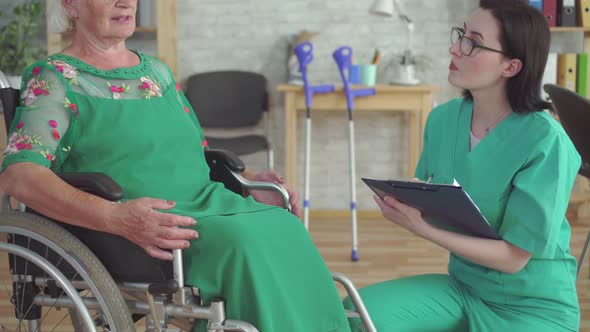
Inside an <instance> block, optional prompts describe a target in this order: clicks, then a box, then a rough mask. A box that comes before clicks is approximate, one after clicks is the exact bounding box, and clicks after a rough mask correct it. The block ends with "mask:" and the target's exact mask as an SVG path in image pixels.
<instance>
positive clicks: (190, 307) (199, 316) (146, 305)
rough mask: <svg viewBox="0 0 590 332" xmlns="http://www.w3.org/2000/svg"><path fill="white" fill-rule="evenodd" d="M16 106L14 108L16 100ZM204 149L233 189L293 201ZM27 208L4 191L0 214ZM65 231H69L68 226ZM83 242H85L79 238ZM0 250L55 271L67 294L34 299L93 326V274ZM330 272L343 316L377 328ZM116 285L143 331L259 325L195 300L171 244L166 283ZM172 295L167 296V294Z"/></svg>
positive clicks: (1, 83)
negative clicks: (73, 275)
mask: <svg viewBox="0 0 590 332" xmlns="http://www.w3.org/2000/svg"><path fill="white" fill-rule="evenodd" d="M7 88H8V89H9V84H8V81H7V80H6V78H5V75H4V74H3V73H2V72H1V71H0V90H3V89H7ZM3 101H4V100H3ZM5 105H6V104H5ZM14 106H15V108H16V105H14ZM14 110H15V109H12V110H10V109H9V110H7V109H5V110H4V112H5V113H6V112H11V111H12V112H14ZM7 126H8V124H7ZM207 154H208V155H209V157H210V158H208V162H209V164H210V166H211V167H212V173H213V168H214V167H215V168H218V169H222V170H223V171H225V172H228V173H229V174H231V176H232V177H233V179H232V180H230V181H233V182H234V183H233V189H234V191H235V188H236V185H239V186H240V187H242V188H246V189H259V190H274V191H277V192H279V193H281V195H282V196H283V200H284V204H285V207H286V208H287V209H289V210H290V208H291V207H290V205H289V196H288V193H287V191H286V190H285V189H284V188H283V187H281V186H279V185H277V184H274V183H267V182H259V181H250V180H248V179H246V178H244V177H243V176H241V175H240V173H241V172H242V171H243V170H244V169H245V167H244V165H243V163H242V162H241V160H239V159H238V158H237V157H236V156H234V155H233V154H231V153H229V152H227V151H221V150H209V151H207ZM103 176H104V175H103ZM104 177H106V176H104ZM109 179H110V178H109ZM111 181H112V180H111ZM70 184H71V183H70ZM224 184H225V185H226V187H228V188H230V186H232V185H231V184H228V183H227V182H224ZM98 191H100V190H98ZM25 209H26V206H25V205H24V204H23V203H19V207H18V209H17V210H16V211H17V212H15V210H13V209H12V208H11V206H10V197H9V196H8V195H6V194H4V195H3V197H2V209H1V210H0V216H2V217H4V216H6V215H7V214H9V213H20V214H23V215H28V214H29V213H27V212H25ZM39 218H40V217H39ZM3 219H4V218H0V233H7V234H18V235H24V236H28V237H30V238H34V239H35V240H37V241H38V242H40V243H42V244H43V245H46V246H48V247H50V248H52V250H54V251H55V252H57V253H58V254H60V256H61V257H63V258H64V259H65V260H66V261H67V262H68V263H69V264H70V265H72V266H73V267H74V268H79V271H78V269H76V271H78V272H79V273H80V274H81V275H82V278H83V279H85V278H84V277H85V276H84V274H85V272H84V269H83V267H82V266H81V265H80V264H79V262H77V261H76V260H75V259H74V258H73V257H72V255H70V254H68V253H66V252H65V251H64V250H63V249H61V247H60V246H59V244H57V243H54V242H52V241H51V240H49V239H47V238H44V237H42V236H40V235H38V234H35V233H33V232H30V231H27V230H24V229H19V228H18V227H11V226H6V225H3V224H2V220H3ZM47 222H48V223H52V222H51V221H49V220H47ZM52 224H53V225H54V226H55V227H58V228H60V227H59V226H58V225H56V224H54V223H52ZM63 231H64V232H66V233H67V231H66V230H63ZM68 234H69V233H68ZM69 236H71V237H72V238H75V237H74V236H73V235H72V234H69ZM82 246H84V245H83V244H82ZM84 247H85V246H84ZM85 248H86V250H87V251H88V252H89V253H91V251H90V250H89V249H88V248H87V247H85ZM0 251H7V252H9V253H11V254H15V255H17V256H22V257H25V258H28V259H31V260H32V261H34V262H33V263H38V264H36V265H38V266H39V267H42V268H43V269H44V271H45V272H47V273H48V274H49V275H50V276H51V277H53V278H54V279H55V281H56V282H57V283H58V284H59V285H60V286H61V287H60V288H62V289H63V290H64V291H65V292H66V293H67V295H68V296H67V297H66V296H61V295H60V296H59V297H58V298H57V299H56V298H52V297H51V296H49V295H45V294H37V296H35V299H34V302H35V304H36V305H41V306H44V305H54V306H55V307H58V308H70V309H72V308H75V309H76V311H77V314H74V315H73V316H72V319H73V320H74V319H75V320H77V322H78V324H80V325H79V327H80V326H84V325H88V324H90V325H89V327H88V329H87V330H88V331H95V328H94V326H95V325H94V322H92V319H91V318H90V315H89V313H88V309H92V310H97V309H100V308H102V307H104V306H105V301H104V299H102V298H101V295H100V294H99V292H98V291H97V288H96V287H95V286H94V287H93V282H92V281H91V280H88V279H89V278H88V276H87V275H86V277H87V278H86V279H87V280H81V281H78V280H72V281H70V282H66V281H67V280H66V278H65V277H64V276H63V274H61V272H60V271H59V270H58V269H57V267H55V266H53V265H52V264H51V263H50V262H48V261H47V260H46V259H44V258H42V257H40V256H38V255H35V253H33V252H32V251H31V250H29V249H27V248H24V247H21V246H18V245H14V244H9V243H0ZM37 256H38V257H37ZM97 260H98V259H97ZM101 266H102V265H101ZM103 270H104V273H105V274H107V275H109V276H110V274H109V273H108V271H107V270H106V269H105V268H104V267H103ZM12 277H13V280H22V279H23V278H25V279H26V278H31V277H32V276H22V275H15V274H13V275H12ZM332 277H333V279H334V281H336V282H339V283H341V284H342V285H343V286H344V288H345V289H346V291H347V293H348V294H349V296H350V298H351V300H352V302H353V304H354V306H355V308H356V309H357V311H351V310H347V316H348V317H349V318H360V319H361V321H362V323H363V325H364V326H365V329H366V331H368V332H375V331H376V329H375V326H374V325H373V322H372V321H371V319H370V317H369V315H368V312H367V310H366V309H365V307H364V304H363V302H362V300H361V298H360V296H359V294H358V292H357V290H356V288H355V287H354V285H353V283H352V282H351V281H350V280H349V279H348V278H347V277H346V276H345V275H343V274H341V273H333V274H332ZM111 280H112V279H111ZM50 281H51V280H49V279H48V278H36V279H35V280H33V283H34V284H35V285H37V286H38V287H44V286H47V284H48V283H49V282H50ZM89 281H90V282H89ZM117 287H118V289H119V291H120V292H121V293H122V294H125V295H126V296H127V297H130V298H131V299H127V300H125V302H126V305H127V307H128V309H129V312H130V313H131V314H141V315H146V331H148V332H152V331H158V332H160V331H161V332H172V331H178V330H177V329H174V328H169V327H168V323H172V324H173V325H175V326H177V327H180V328H182V329H184V330H190V329H192V324H193V321H192V320H207V321H208V325H207V330H208V331H209V332H222V331H243V332H255V331H258V330H257V329H256V327H254V326H253V325H252V324H250V323H248V322H244V321H238V320H231V319H227V317H226V316H225V306H224V301H223V300H222V299H219V300H216V301H213V302H212V303H211V304H210V305H209V306H207V307H205V306H203V304H202V303H197V302H199V301H197V299H198V296H199V289H198V288H195V287H188V286H184V270H183V261H182V251H181V250H180V249H177V250H173V279H172V280H169V281H168V282H165V283H152V284H149V283H131V282H121V283H117ZM81 289H90V290H91V291H92V292H93V295H94V296H95V297H92V298H80V296H79V295H78V294H77V292H76V291H74V290H78V291H79V290H81ZM95 292H96V293H95ZM62 294H63V292H62ZM97 294H98V295H97ZM170 298H171V300H169V299H170ZM74 316H77V317H74ZM107 316H108V313H107ZM171 318H172V319H171ZM106 320H107V321H108V320H109V317H106ZM111 321H112V320H111ZM81 322H83V323H84V325H82V323H81ZM74 324H76V322H74ZM28 326H29V329H30V330H32V331H33V330H35V331H37V329H40V323H39V322H38V321H34V320H31V321H29V322H28ZM85 331H86V330H85ZM123 332H127V331H123Z"/></svg>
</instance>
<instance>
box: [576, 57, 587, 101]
mask: <svg viewBox="0 0 590 332" xmlns="http://www.w3.org/2000/svg"><path fill="white" fill-rule="evenodd" d="M577 60H578V65H577V67H578V76H577V82H576V92H577V93H578V94H579V95H580V96H582V97H585V98H588V54H586V53H580V54H578V59H577Z"/></svg>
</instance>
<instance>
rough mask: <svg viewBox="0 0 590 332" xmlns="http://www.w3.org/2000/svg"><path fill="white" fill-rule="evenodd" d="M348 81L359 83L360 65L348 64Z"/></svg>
mask: <svg viewBox="0 0 590 332" xmlns="http://www.w3.org/2000/svg"><path fill="white" fill-rule="evenodd" d="M348 82H349V83H350V84H361V66H360V65H350V68H349V69H348Z"/></svg>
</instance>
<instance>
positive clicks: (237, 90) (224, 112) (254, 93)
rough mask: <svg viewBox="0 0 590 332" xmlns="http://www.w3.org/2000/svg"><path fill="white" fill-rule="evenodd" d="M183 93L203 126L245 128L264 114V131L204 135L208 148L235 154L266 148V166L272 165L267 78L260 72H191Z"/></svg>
mask: <svg viewBox="0 0 590 332" xmlns="http://www.w3.org/2000/svg"><path fill="white" fill-rule="evenodd" d="M186 97H187V99H188V101H189V102H190V104H191V106H192V107H193V109H194V110H195V113H196V114H197V117H198V118H199V121H200V123H201V125H202V126H203V127H204V128H210V129H239V128H248V127H253V126H256V125H258V124H259V123H260V122H261V120H262V118H263V117H264V122H265V123H264V127H265V129H264V131H265V133H264V135H260V134H251V135H240V136H235V137H220V136H208V135H207V136H206V139H207V142H208V144H209V146H210V147H211V148H214V149H222V150H229V151H232V152H234V153H235V154H237V155H238V156H242V155H248V154H252V153H256V152H260V151H266V152H267V158H268V159H267V162H268V169H273V168H274V154H273V149H272V145H271V143H270V140H269V129H270V128H269V127H270V124H269V122H270V120H269V113H268V111H269V109H268V98H269V97H268V90H267V80H266V78H265V77H264V76H263V75H261V74H258V73H254V72H245V71H215V72H206V73H199V74H195V75H192V76H190V77H189V78H188V80H187V84H186Z"/></svg>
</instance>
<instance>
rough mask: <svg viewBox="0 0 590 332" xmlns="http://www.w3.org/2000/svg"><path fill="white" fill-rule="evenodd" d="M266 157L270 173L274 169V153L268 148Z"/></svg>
mask: <svg viewBox="0 0 590 332" xmlns="http://www.w3.org/2000/svg"><path fill="white" fill-rule="evenodd" d="M267 155H268V157H267V158H268V170H269V171H272V170H273V169H274V168H275V160H274V159H275V157H274V155H275V153H274V150H273V149H272V148H271V147H269V148H268V150H267Z"/></svg>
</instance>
